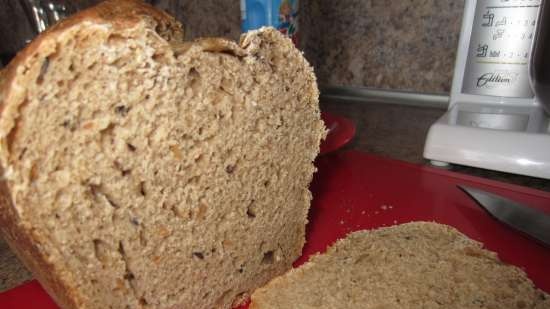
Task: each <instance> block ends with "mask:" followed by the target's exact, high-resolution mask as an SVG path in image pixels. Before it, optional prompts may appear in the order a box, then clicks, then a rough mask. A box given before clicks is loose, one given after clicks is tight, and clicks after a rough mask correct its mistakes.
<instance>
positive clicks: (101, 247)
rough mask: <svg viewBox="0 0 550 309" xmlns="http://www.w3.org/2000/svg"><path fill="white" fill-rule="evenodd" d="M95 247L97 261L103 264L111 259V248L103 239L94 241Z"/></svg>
mask: <svg viewBox="0 0 550 309" xmlns="http://www.w3.org/2000/svg"><path fill="white" fill-rule="evenodd" d="M93 245H94V255H95V257H96V259H97V260H98V261H99V262H101V263H105V262H106V261H107V260H108V258H109V254H108V253H109V248H108V246H107V244H106V243H105V242H104V241H102V240H101V239H94V240H93Z"/></svg>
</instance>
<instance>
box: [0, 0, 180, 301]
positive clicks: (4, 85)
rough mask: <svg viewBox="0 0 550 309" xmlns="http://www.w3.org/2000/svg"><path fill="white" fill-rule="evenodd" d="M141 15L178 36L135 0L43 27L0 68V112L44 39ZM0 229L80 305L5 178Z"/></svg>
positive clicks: (164, 17)
mask: <svg viewBox="0 0 550 309" xmlns="http://www.w3.org/2000/svg"><path fill="white" fill-rule="evenodd" d="M145 16H148V17H145ZM145 18H148V19H150V18H152V19H153V20H154V21H155V22H156V24H157V27H159V29H158V32H159V34H160V35H161V36H163V37H165V39H167V40H168V41H171V40H173V41H178V40H182V38H183V30H182V29H181V26H180V24H179V23H178V22H177V21H175V19H174V18H173V17H171V16H170V15H168V14H166V13H164V12H162V11H159V10H157V9H155V8H153V7H151V6H149V5H147V4H145V3H143V2H141V1H137V0H108V1H105V2H103V3H101V4H99V5H97V6H95V7H92V8H90V9H87V10H84V11H81V12H79V13H77V14H75V15H73V16H71V17H69V18H67V19H65V20H63V21H61V22H59V23H57V24H56V25H54V26H52V27H51V28H49V29H48V30H46V31H44V32H43V33H41V34H40V35H39V36H37V37H36V38H35V39H34V40H33V41H32V42H31V43H30V44H29V45H28V46H27V47H26V48H24V49H23V50H22V51H21V52H19V53H18V54H17V56H16V57H15V58H14V59H13V60H12V61H11V62H10V64H9V65H8V66H7V67H6V68H4V69H3V70H1V71H0V114H1V113H2V112H3V111H4V109H5V106H6V104H7V103H6V102H5V101H4V98H6V97H7V96H6V94H7V93H8V92H9V91H10V88H11V87H12V84H13V81H14V79H15V77H16V75H17V73H18V67H19V66H21V65H25V63H26V62H27V61H28V60H29V59H30V58H32V57H33V56H34V55H36V54H37V53H38V51H39V49H40V47H41V45H42V43H43V42H44V41H47V40H50V39H52V38H53V39H55V38H56V37H57V36H59V35H60V34H61V33H62V32H64V31H65V30H67V29H69V28H71V27H72V26H75V25H78V24H80V23H83V22H93V23H96V24H110V25H112V26H113V27H115V28H127V27H131V26H132V25H134V24H136V23H138V22H140V21H141V20H143V19H145ZM163 32H164V35H163ZM0 175H4V168H3V167H0ZM0 232H2V234H3V236H4V239H5V240H6V242H7V243H8V245H9V246H10V248H11V249H12V250H13V251H14V252H15V253H16V255H17V256H18V257H19V259H20V260H21V261H22V262H23V263H24V264H25V266H26V267H27V268H29V269H30V270H31V271H32V272H33V274H34V275H35V276H36V279H38V281H40V282H41V284H42V286H43V287H44V288H45V289H46V291H47V292H48V293H49V294H50V295H51V296H52V297H54V299H55V301H56V302H57V303H58V304H59V305H60V306H61V307H62V308H65V309H77V308H82V304H84V300H83V299H82V296H81V295H80V294H79V293H77V290H76V289H75V287H73V286H71V285H70V284H69V283H68V282H64V279H63V278H65V276H63V274H62V273H61V270H59V269H56V267H55V266H54V265H53V264H52V263H50V262H48V256H47V254H46V253H45V252H44V251H42V250H41V249H40V244H41V243H42V241H41V239H40V236H39V235H38V234H37V233H35V232H34V231H33V229H32V228H30V227H28V226H25V223H24V222H22V221H21V220H20V218H19V216H18V214H17V212H16V210H15V207H14V205H13V200H12V197H11V194H10V191H9V188H8V184H7V182H6V180H5V179H2V180H1V181H0Z"/></svg>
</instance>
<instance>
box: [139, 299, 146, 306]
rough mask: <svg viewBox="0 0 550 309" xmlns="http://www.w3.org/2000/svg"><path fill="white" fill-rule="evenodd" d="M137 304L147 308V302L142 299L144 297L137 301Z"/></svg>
mask: <svg viewBox="0 0 550 309" xmlns="http://www.w3.org/2000/svg"><path fill="white" fill-rule="evenodd" d="M139 304H140V305H142V306H147V304H148V303H147V300H146V299H145V298H144V297H141V298H140V299H139Z"/></svg>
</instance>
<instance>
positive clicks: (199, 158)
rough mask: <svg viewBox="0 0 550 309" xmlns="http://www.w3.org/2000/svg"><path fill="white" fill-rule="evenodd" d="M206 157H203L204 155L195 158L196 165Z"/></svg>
mask: <svg viewBox="0 0 550 309" xmlns="http://www.w3.org/2000/svg"><path fill="white" fill-rule="evenodd" d="M203 157H204V156H203V155H202V153H201V154H200V155H198V156H197V157H196V158H195V163H198V162H200V161H201V160H202V158H203Z"/></svg>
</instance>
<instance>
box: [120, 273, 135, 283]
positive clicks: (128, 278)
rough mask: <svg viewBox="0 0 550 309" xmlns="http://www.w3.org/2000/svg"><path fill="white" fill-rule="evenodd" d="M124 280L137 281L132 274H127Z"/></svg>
mask: <svg viewBox="0 0 550 309" xmlns="http://www.w3.org/2000/svg"><path fill="white" fill-rule="evenodd" d="M123 278H124V280H128V281H130V280H134V279H136V277H135V276H134V274H133V273H131V272H128V273H125V274H124V276H123Z"/></svg>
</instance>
